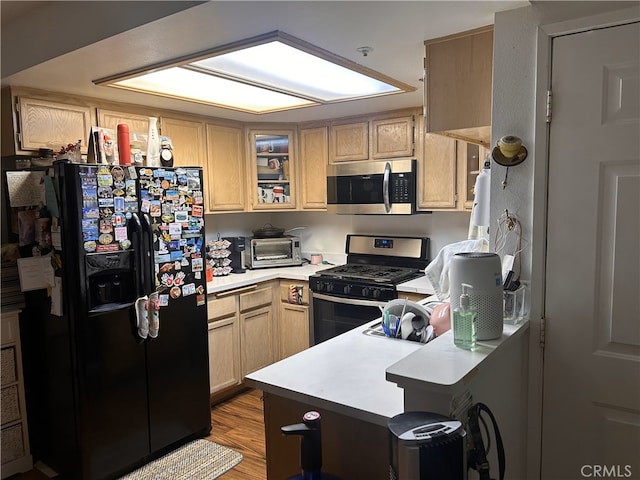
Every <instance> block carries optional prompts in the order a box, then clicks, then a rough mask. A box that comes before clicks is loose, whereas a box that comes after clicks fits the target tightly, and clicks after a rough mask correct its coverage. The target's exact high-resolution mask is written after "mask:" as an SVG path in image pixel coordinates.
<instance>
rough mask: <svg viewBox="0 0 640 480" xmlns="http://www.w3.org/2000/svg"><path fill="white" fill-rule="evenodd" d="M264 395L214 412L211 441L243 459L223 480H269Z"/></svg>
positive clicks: (18, 478) (39, 478)
mask: <svg viewBox="0 0 640 480" xmlns="http://www.w3.org/2000/svg"><path fill="white" fill-rule="evenodd" d="M263 419H264V417H263V407H262V391H260V390H247V391H245V392H242V393H240V394H238V395H236V396H235V397H233V398H231V399H229V400H227V401H225V402H223V403H220V404H218V405H215V406H214V407H213V408H212V409H211V425H212V426H213V429H212V430H211V435H210V436H209V437H207V439H208V440H211V441H213V442H216V443H217V444H219V445H224V446H225V447H229V448H232V449H233V450H235V451H236V452H240V453H242V455H243V457H244V458H243V460H242V462H240V464H239V465H238V466H236V467H235V468H233V469H232V470H229V471H228V472H227V473H225V474H224V475H222V476H221V477H220V479H221V480H266V478H267V461H266V457H265V440H264V420H263ZM10 478H11V480H48V479H49V477H47V476H46V475H44V474H43V473H41V472H40V471H39V470H37V469H34V470H31V471H30V472H26V473H23V474H19V475H14V476H13V477H10Z"/></svg>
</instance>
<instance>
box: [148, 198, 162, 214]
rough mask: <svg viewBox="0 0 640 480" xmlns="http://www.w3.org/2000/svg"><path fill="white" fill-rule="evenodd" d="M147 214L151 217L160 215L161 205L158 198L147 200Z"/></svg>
mask: <svg viewBox="0 0 640 480" xmlns="http://www.w3.org/2000/svg"><path fill="white" fill-rule="evenodd" d="M149 214H150V215H151V216H152V217H159V216H161V215H162V206H161V204H160V200H152V201H151V202H149Z"/></svg>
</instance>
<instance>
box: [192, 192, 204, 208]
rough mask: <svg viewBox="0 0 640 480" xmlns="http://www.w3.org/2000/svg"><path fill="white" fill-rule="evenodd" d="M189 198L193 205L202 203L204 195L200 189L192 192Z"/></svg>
mask: <svg viewBox="0 0 640 480" xmlns="http://www.w3.org/2000/svg"><path fill="white" fill-rule="evenodd" d="M191 198H192V201H193V203H194V204H195V205H202V204H203V203H204V197H203V196H202V192H201V191H200V190H196V191H195V192H193V195H192V196H191Z"/></svg>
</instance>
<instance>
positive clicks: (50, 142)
mask: <svg viewBox="0 0 640 480" xmlns="http://www.w3.org/2000/svg"><path fill="white" fill-rule="evenodd" d="M18 105H19V118H20V132H19V137H18V138H19V140H20V148H21V149H22V150H38V149H40V148H51V149H53V150H54V151H58V150H60V147H62V146H67V145H68V144H69V143H74V144H75V143H76V142H77V141H78V140H82V152H83V153H86V152H87V146H88V145H89V143H88V139H89V132H90V130H91V109H90V108H89V107H85V106H80V105H69V104H65V103H59V102H52V101H48V100H41V99H37V98H30V97H19V98H18Z"/></svg>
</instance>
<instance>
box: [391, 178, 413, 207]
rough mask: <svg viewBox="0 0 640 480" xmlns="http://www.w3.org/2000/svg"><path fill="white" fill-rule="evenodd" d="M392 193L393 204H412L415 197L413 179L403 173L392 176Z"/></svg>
mask: <svg viewBox="0 0 640 480" xmlns="http://www.w3.org/2000/svg"><path fill="white" fill-rule="evenodd" d="M390 193H391V202H392V203H406V202H411V198H412V196H413V184H412V182H411V177H410V176H409V175H404V174H402V173H398V174H394V175H392V181H391V192H390Z"/></svg>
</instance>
